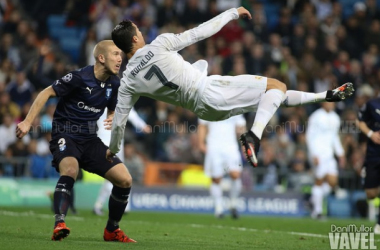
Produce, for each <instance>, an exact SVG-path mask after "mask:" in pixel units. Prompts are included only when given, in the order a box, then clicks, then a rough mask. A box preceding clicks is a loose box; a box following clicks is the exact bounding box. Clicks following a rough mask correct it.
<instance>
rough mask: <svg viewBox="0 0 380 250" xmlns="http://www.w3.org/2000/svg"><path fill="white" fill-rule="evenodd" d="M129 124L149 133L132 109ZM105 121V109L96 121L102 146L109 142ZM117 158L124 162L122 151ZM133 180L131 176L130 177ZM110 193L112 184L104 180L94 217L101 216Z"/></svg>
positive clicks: (149, 129) (109, 132) (128, 206)
mask: <svg viewBox="0 0 380 250" xmlns="http://www.w3.org/2000/svg"><path fill="white" fill-rule="evenodd" d="M129 118H130V119H129V120H128V121H129V122H131V123H132V125H133V126H134V127H135V128H136V130H140V131H142V132H144V133H150V132H151V127H150V126H149V125H147V124H146V123H145V121H144V120H143V119H141V118H140V116H139V115H138V114H137V112H136V110H135V109H133V108H132V110H131V113H130V116H129ZM106 119H107V109H105V111H104V113H103V115H102V116H101V117H100V118H99V120H98V122H97V123H98V137H99V138H100V139H101V140H102V141H103V143H104V144H106V145H108V144H109V143H110V140H111V131H110V130H107V129H106V127H105V126H104V124H103V122H104V121H105V120H106ZM121 144H122V145H124V138H123V139H122V142H121ZM117 156H118V157H119V159H120V160H121V161H122V162H124V150H120V151H119V152H118V153H117ZM132 178H133V176H132ZM111 191H112V183H111V182H109V181H108V180H104V183H103V185H102V187H101V188H100V190H99V194H98V198H97V199H96V202H95V205H94V209H93V212H94V214H96V215H103V211H102V208H103V205H104V203H105V202H106V201H107V199H108V198H109V196H110V194H111ZM130 207H131V205H130V203H128V205H127V207H126V208H125V211H126V212H127V211H130Z"/></svg>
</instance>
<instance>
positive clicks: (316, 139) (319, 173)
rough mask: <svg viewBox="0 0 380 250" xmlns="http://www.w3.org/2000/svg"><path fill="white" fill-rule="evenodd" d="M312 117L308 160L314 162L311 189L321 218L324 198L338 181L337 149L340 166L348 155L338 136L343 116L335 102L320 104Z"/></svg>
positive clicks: (315, 213)
mask: <svg viewBox="0 0 380 250" xmlns="http://www.w3.org/2000/svg"><path fill="white" fill-rule="evenodd" d="M321 106H322V107H321V108H320V109H318V110H316V111H315V112H314V113H312V114H311V116H310V117H309V122H308V126H307V130H306V142H307V147H308V153H309V160H310V161H311V165H312V166H313V170H314V176H315V183H314V186H313V188H312V190H311V203H312V205H313V211H312V214H311V216H312V217H313V218H321V216H322V205H323V198H324V197H325V196H326V195H327V194H329V193H330V191H331V188H336V187H337V183H338V167H337V162H336V160H335V158H334V153H335V155H336V156H337V157H338V160H339V166H340V167H344V166H345V164H346V163H345V162H346V160H345V159H346V158H345V156H344V149H343V147H342V143H341V141H340V138H339V129H340V118H339V116H338V114H337V113H336V112H335V111H334V109H335V104H334V103H332V102H326V103H322V104H321Z"/></svg>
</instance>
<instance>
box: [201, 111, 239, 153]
mask: <svg viewBox="0 0 380 250" xmlns="http://www.w3.org/2000/svg"><path fill="white" fill-rule="evenodd" d="M198 121H199V124H203V125H206V126H207V136H206V146H207V154H208V153H209V152H213V151H219V152H223V153H226V154H228V153H230V152H236V151H239V146H238V142H237V137H236V128H237V127H244V126H245V124H246V122H245V119H244V116H243V115H237V116H232V117H230V118H228V119H227V120H223V121H217V122H210V121H205V120H202V119H199V120H198Z"/></svg>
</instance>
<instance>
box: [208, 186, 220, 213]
mask: <svg viewBox="0 0 380 250" xmlns="http://www.w3.org/2000/svg"><path fill="white" fill-rule="evenodd" d="M210 194H211V197H212V198H213V199H214V208H215V214H216V215H218V214H222V213H223V190H222V187H221V186H220V184H216V183H212V184H211V187H210Z"/></svg>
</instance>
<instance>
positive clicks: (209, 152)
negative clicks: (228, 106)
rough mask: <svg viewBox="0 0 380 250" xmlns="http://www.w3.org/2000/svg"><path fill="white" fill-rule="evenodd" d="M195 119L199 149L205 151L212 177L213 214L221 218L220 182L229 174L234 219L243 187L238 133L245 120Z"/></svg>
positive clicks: (209, 174) (221, 196)
mask: <svg viewBox="0 0 380 250" xmlns="http://www.w3.org/2000/svg"><path fill="white" fill-rule="evenodd" d="M198 121H199V122H198V138H199V148H200V150H201V151H202V152H203V153H205V162H204V168H205V173H206V175H207V176H209V177H210V178H211V180H212V183H211V186H210V195H211V197H212V198H213V199H214V211H215V216H216V217H217V218H222V217H223V211H224V207H223V190H222V187H221V183H220V182H221V181H222V179H223V176H224V175H225V174H226V173H228V174H229V175H230V177H231V185H230V190H229V191H230V211H231V216H232V218H234V219H237V218H238V212H237V199H238V197H239V195H240V192H241V188H242V184H241V179H240V174H241V170H242V159H241V154H240V151H239V144H238V141H237V135H241V134H242V133H243V132H244V130H245V124H246V122H245V119H244V117H243V115H238V116H233V117H230V118H228V119H226V120H223V121H217V122H209V121H205V120H202V119H199V120H198ZM220 135H223V136H220Z"/></svg>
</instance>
